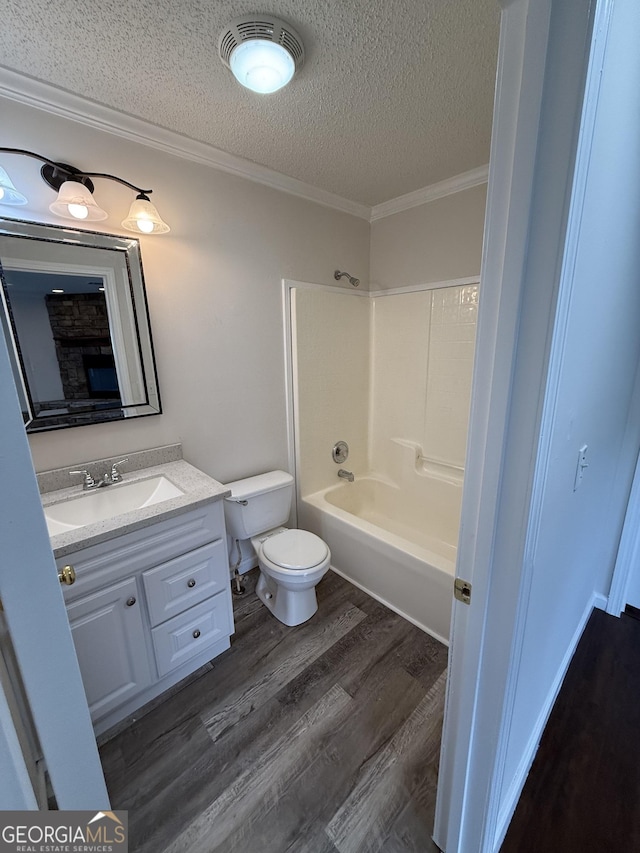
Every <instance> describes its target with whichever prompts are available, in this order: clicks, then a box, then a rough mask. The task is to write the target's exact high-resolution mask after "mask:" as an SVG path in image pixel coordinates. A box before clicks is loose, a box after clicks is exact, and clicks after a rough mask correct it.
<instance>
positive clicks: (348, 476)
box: [338, 468, 354, 483]
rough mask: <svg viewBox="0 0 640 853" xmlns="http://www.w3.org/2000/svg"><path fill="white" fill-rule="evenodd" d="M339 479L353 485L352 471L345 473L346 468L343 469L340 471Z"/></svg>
mask: <svg viewBox="0 0 640 853" xmlns="http://www.w3.org/2000/svg"><path fill="white" fill-rule="evenodd" d="M338 477H341V478H342V479H343V480H348V481H349V482H350V483H353V480H354V477H353V474H352V473H351V471H345V470H344V468H341V469H340V470H339V471H338Z"/></svg>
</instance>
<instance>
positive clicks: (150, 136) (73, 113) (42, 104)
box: [0, 65, 371, 221]
mask: <svg viewBox="0 0 640 853" xmlns="http://www.w3.org/2000/svg"><path fill="white" fill-rule="evenodd" d="M0 96H2V97H4V98H7V99H9V100H11V101H16V102H17V103H20V104H25V105H27V106H30V107H35V108H36V109H39V110H43V111H45V112H47V113H50V114H52V115H56V116H61V117H62V118H66V119H70V120H71V121H75V122H78V123H79V124H83V125H86V126H87V127H92V128H95V129H97V130H101V131H104V132H105V133H111V134H113V135H114V136H119V137H121V138H123V139H127V140H129V141H131V142H137V143H139V144H141V145H146V146H147V147H149V148H154V149H156V150H157V151H162V152H164V153H165V154H171V155H173V156H174V157H180V158H182V159H183V160H190V161H191V162H193V163H199V164H201V165H203V166H209V167H210V168H213V169H218V170H220V171H222V172H227V173H228V174H230V175H236V176H238V177H241V178H246V179H247V180H250V181H254V182H256V183H258V184H262V185H264V186H267V187H271V188H272V189H276V190H280V191H281V192H285V193H288V194H289V195H293V196H297V197H298V198H302V199H306V200H307V201H312V202H315V203H316V204H321V205H323V206H324V207H331V208H333V209H334V210H339V211H341V212H342V213H349V214H351V215H352V216H357V217H359V218H360V219H366V220H367V221H369V218H370V216H371V207H370V206H368V205H365V204H360V203H358V202H355V201H351V200H350V199H346V198H343V197H342V196H339V195H336V194H335V193H331V192H328V191H326V190H322V189H319V188H318V187H314V186H312V185H311V184H307V183H305V182H304V181H300V180H298V179H296V178H291V177H289V176H288V175H283V174H282V173H281V172H276V171H275V170H274V169H268V168H267V167H266V166H261V165H259V164H257V163H252V162H251V161H249V160H245V159H244V158H243V157H238V156H236V155H235V154H228V153H227V152H226V151H222V150H220V149H219V148H215V147H214V146H213V145H208V144H207V143H204V142H198V141H197V140H195V139H190V138H189V137H188V136H184V135H183V134H181V133H176V132H175V131H173V130H167V129H166V128H163V127H159V126H158V125H155V124H153V123H151V122H148V121H145V120H143V119H139V118H136V117H135V116H132V115H129V114H127V113H123V112H120V111H119V110H115V109H113V108H112V107H107V106H104V105H103V104H99V103H98V102H96V101H92V100H90V99H89V98H84V97H81V96H80V95H75V94H73V92H68V91H67V90H66V89H61V88H59V87H58V86H52V85H51V84H50V83H44V82H42V81H41V80H36V79H35V78H33V77H28V76H26V75H24V74H19V73H18V72H16V71H13V70H11V69H10V68H6V67H4V66H1V65H0Z"/></svg>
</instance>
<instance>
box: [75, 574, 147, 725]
mask: <svg viewBox="0 0 640 853" xmlns="http://www.w3.org/2000/svg"><path fill="white" fill-rule="evenodd" d="M67 613H68V615H69V623H70V625H71V633H72V635H73V641H74V643H75V646H76V653H77V655H78V662H79V664H80V672H81V673H82V680H83V682H84V689H85V692H86V694H87V702H88V703H89V709H90V711H91V718H92V719H93V720H94V721H95V720H98V719H100V718H101V717H104V716H105V714H108V713H109V712H110V711H112V710H113V709H114V708H117V707H118V705H121V704H122V703H123V702H126V701H128V700H129V699H131V698H132V697H133V696H135V695H136V694H137V693H139V692H140V691H141V690H143V689H144V688H145V687H147V686H148V685H149V684H150V683H151V680H152V679H151V669H150V666H149V657H148V654H147V647H146V643H145V636H144V627H143V622H142V608H141V602H140V596H139V593H138V587H137V584H136V580H135V578H129V579H128V580H125V581H122V582H121V583H118V584H114V586H111V587H109V588H108V589H104V590H102V591H100V592H95V593H93V595H88V596H86V598H81V599H79V600H78V601H76V602H74V603H73V604H69V605H68V606H67Z"/></svg>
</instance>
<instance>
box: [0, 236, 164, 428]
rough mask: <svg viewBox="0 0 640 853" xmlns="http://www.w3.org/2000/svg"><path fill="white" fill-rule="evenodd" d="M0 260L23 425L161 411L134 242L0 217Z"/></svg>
mask: <svg viewBox="0 0 640 853" xmlns="http://www.w3.org/2000/svg"><path fill="white" fill-rule="evenodd" d="M0 265H1V266H0V272H1V275H2V308H3V310H2V312H1V313H2V330H3V332H4V334H5V338H6V339H7V342H8V345H9V350H10V353H11V355H12V362H13V372H14V377H15V380H16V387H17V389H18V394H19V397H20V401H21V406H22V410H23V415H24V420H25V424H26V425H27V431H29V432H34V431H40V430H44V429H56V428H60V427H66V426H78V425H82V424H90V423H99V422H102V421H112V420H118V419H124V418H129V417H138V416H140V415H148V414H158V413H159V412H160V400H159V395H158V387H157V379H156V373H155V364H154V360H153V350H152V343H151V332H150V328H149V322H148V314H147V306H146V296H145V292H144V281H143V276H142V266H141V262H140V252H139V245H138V242H137V240H134V239H128V238H121V237H117V236H111V235H105V234H96V233H93V232H84V231H79V230H75V229H69V228H59V227H57V226H45V225H37V224H35V223H26V222H18V221H16V220H6V219H5V220H0Z"/></svg>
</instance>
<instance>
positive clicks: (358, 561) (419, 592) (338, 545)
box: [283, 276, 479, 643]
mask: <svg viewBox="0 0 640 853" xmlns="http://www.w3.org/2000/svg"><path fill="white" fill-rule="evenodd" d="M478 282H479V276H474V277H470V278H466V279H458V280H455V281H446V282H434V283H431V284H425V285H422V286H411V287H407V288H397V289H394V290H393V291H372V292H368V293H367V292H362V291H360V292H358V291H352V292H350V291H346V290H345V289H343V288H327V287H325V286H318V285H311V284H307V283H302V282H293V281H284V282H283V285H284V291H283V294H284V312H285V334H286V338H287V339H286V346H285V353H286V360H287V385H288V387H287V401H288V407H289V419H288V424H289V451H290V466H291V470H292V471H294V472H295V474H296V495H297V504H296V518H297V523H298V524H299V526H300V527H302V528H306V529H309V530H312V531H313V532H315V533H316V534H318V535H319V536H321V537H323V538H324V539H325V540H326V541H327V543H328V544H329V546H330V548H331V553H332V560H331V566H332V568H333V569H334V570H335V571H337V572H338V573H339V574H341V575H342V576H343V577H345V578H347V579H348V580H350V581H351V582H353V583H354V584H356V585H357V586H359V587H361V588H362V589H364V590H365V591H367V592H368V593H370V594H371V595H372V596H373V597H375V598H377V599H378V600H380V601H381V602H383V603H384V604H386V605H387V606H389V607H390V608H391V609H393V610H395V611H396V612H397V613H399V614H400V615H402V616H404V617H405V618H407V619H409V620H410V621H411V622H413V623H414V624H416V625H418V626H419V627H420V628H422V629H423V630H425V631H426V632H428V633H430V634H431V635H432V636H434V637H436V638H437V639H438V640H441V641H442V642H444V643H448V640H449V626H450V618H451V606H452V593H453V578H454V576H455V567H456V553H457V540H458V524H459V515H460V502H461V495H462V476H461V473H462V472H461V469H460V468H459V467H457V466H455V465H451V466H448V465H447V464H446V463H445V464H444V466H441V465H439V464H436V465H435V466H433V465H431V464H429V463H428V462H426V461H425V460H424V459H423V458H422V456H421V453H422V448H421V446H420V444H419V443H418V442H412V441H411V440H409V441H407V442H404V441H399V442H397V441H392V442H391V443H392V444H393V445H398V446H395V448H394V449H393V450H392V451H391V455H392V456H394V457H395V458H396V459H398V460H399V459H401V458H403V460H404V461H403V463H402V464H403V465H404V467H405V472H407V471H409V472H415V474H414V473H411V474H410V476H409V477H406V476H403V477H401V478H400V480H399V481H396V479H395V478H393V477H389V476H388V474H387V473H386V472H380V471H372V470H370V467H371V464H370V463H371V460H370V458H367V459H363V457H362V453H361V449H360V448H356V452H355V454H354V453H352V454H351V456H350V458H349V461H348V462H347V463H345V466H344V467H348V468H351V467H353V470H354V471H355V474H356V480H355V482H354V483H348V482H340V483H338V484H335V479H334V478H335V475H336V469H335V466H334V465H333V463H332V462H331V463H330V467H329V468H327V466H326V465H325V466H324V472H325V473H324V476H323V473H322V469H318V465H317V460H314V463H313V468H314V470H313V472H312V476H311V477H310V476H309V474H308V470H306V469H304V468H303V465H302V458H301V457H302V455H303V454H302V450H301V444H302V441H301V436H300V432H299V426H300V411H299V399H298V393H297V392H298V391H299V389H298V364H297V360H296V357H295V344H296V338H297V336H296V330H295V314H296V312H295V308H294V304H295V301H296V300H295V298H292V290H294V289H297V288H300V289H313V290H316V291H320V290H321V291H322V292H323V293H325V294H329V293H331V292H334V293H336V294H337V295H340V296H342V297H345V296H346V297H349V296H353V297H360V298H362V297H369V298H377V297H386V296H394V295H400V294H404V293H417V292H420V291H427V290H435V289H440V288H443V287H456V286H457V287H460V286H466V285H470V284H478ZM336 340H337V338H336V336H335V335H334V337H333V338H332V340H331V341H327V347H328V348H331V347H332V345H333V343H334V342H335V341H336ZM331 357H332V353H331V352H330V350H329V349H328V350H327V358H329V359H330V358H331ZM370 359H371V363H372V362H373V356H371V355H370ZM359 390H360V389H357V388H354V394H356V395H357V393H359ZM343 393H344V392H343ZM367 394H368V390H367ZM316 415H317V418H318V419H319V420H320V421H324V423H323V424H322V426H323V428H324V427H325V426H326V418H325V413H324V412H322V410H321V407H318V409H317V410H316V412H315V413H314V421H315V419H316V417H315V416H316ZM368 415H369V418H370V421H371V406H370V405H369V411H368ZM345 423H348V421H345ZM334 433H335V436H334V437H335V439H338V438H347V440H349V437H348V436H346V435H343V434H341V432H340V428H339V427H338V428H337V429H335V430H332V431H331V434H332V436H333V434H334ZM338 433H340V434H338ZM366 442H367V444H368V445H369V444H370V443H373V442H372V436H371V429H369V430H368V431H367V434H366ZM324 443H328V442H327V441H325V442H324ZM324 443H323V450H324ZM314 451H315V452H317V447H316V448H314ZM307 455H308V453H307ZM324 455H325V454H324V453H323V456H324ZM429 461H432V460H429ZM351 462H355V464H354V465H353V466H351V464H350V463H351ZM447 468H448V469H449V470H447ZM327 473H328V476H327ZM305 474H306V476H305ZM305 480H306V482H305ZM319 486H320V487H319Z"/></svg>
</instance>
